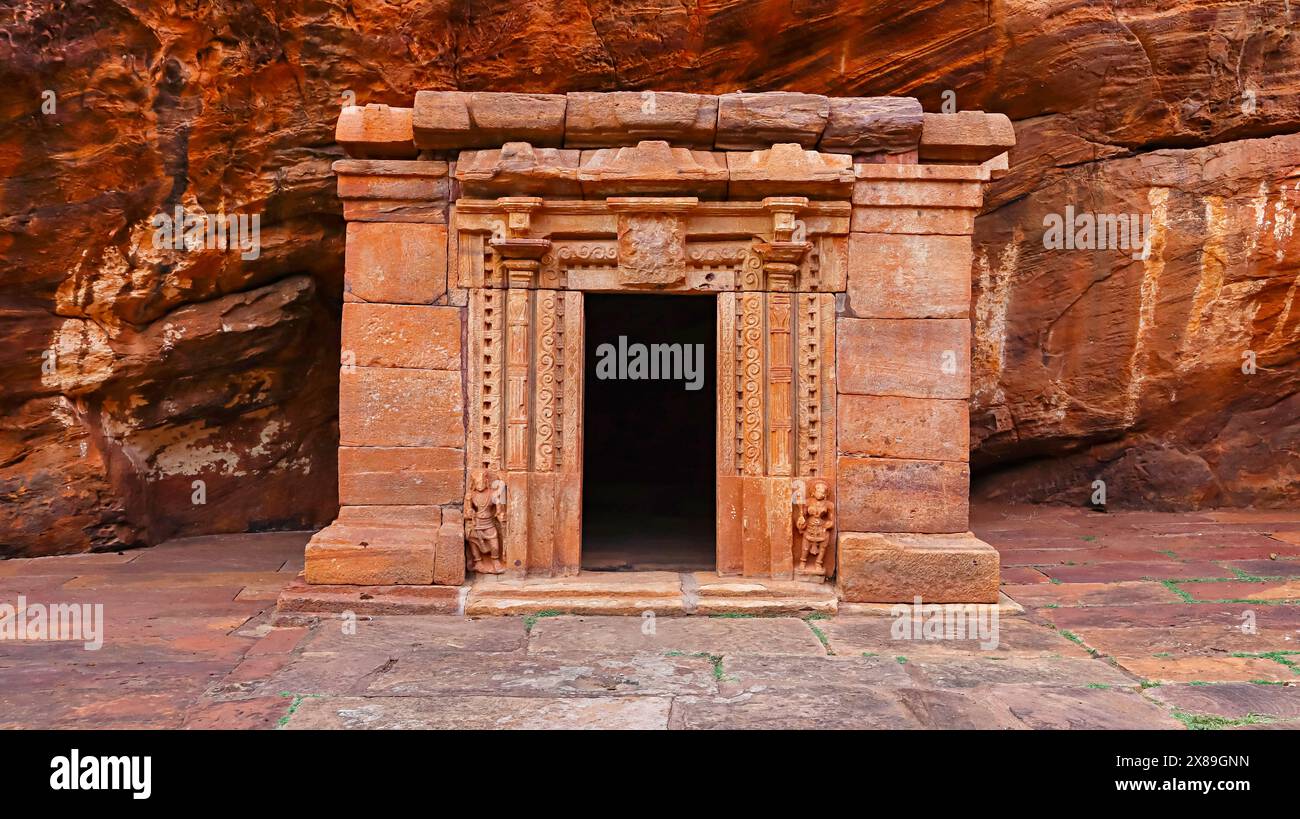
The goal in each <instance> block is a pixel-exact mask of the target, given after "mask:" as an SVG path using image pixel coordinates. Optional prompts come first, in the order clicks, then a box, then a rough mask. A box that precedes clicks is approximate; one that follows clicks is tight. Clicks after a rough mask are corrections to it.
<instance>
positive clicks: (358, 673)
mask: <svg viewBox="0 0 1300 819" xmlns="http://www.w3.org/2000/svg"><path fill="white" fill-rule="evenodd" d="M973 528H974V529H975V531H976V532H977V533H978V534H979V535H980V536H982V537H984V538H985V539H986V540H988V541H990V542H992V543H993V544H994V545H996V546H997V547H998V548H999V549H1000V550H1001V552H1002V556H1003V573H1004V581H1005V586H1004V591H1005V592H1006V594H1007V595H1008V596H1010V597H1011V598H1012V599H1014V600H1016V601H1017V602H1019V603H1021V604H1022V605H1023V606H1024V607H1025V610H1026V611H1025V614H1024V615H1023V616H1019V617H1003V618H1002V619H1001V621H1000V645H999V647H998V648H997V649H996V650H992V651H984V650H981V649H980V648H979V647H978V645H977V644H975V643H973V642H970V641H960V642H958V641H897V640H893V639H891V635H890V629H891V625H892V622H893V621H892V619H891V618H889V617H880V616H876V617H872V616H859V615H841V616H838V617H836V618H834V619H812V620H808V621H805V620H801V619H797V618H789V617H786V618H721V617H719V618H709V617H692V618H667V617H661V618H658V619H657V620H656V621H654V623H653V625H654V628H653V633H650V634H647V633H645V632H646V631H647V630H649V629H648V628H647V627H646V623H645V622H644V621H642V620H641V619H640V618H617V617H609V618H601V617H534V618H519V617H502V618H484V619H478V620H467V619H464V618H458V617H410V618H388V619H383V620H376V621H369V622H367V621H362V622H360V623H358V624H357V629H356V633H355V634H354V635H349V634H345V633H344V630H343V629H342V627H341V625H340V623H338V622H330V623H326V624H322V625H319V626H316V627H314V628H311V629H303V628H277V629H273V628H271V627H270V624H269V613H270V610H271V609H272V608H273V607H274V602H275V597H276V593H277V591H278V590H279V589H280V588H281V586H283V585H284V584H285V583H286V582H287V581H288V580H289V579H290V578H292V577H293V576H294V575H295V574H296V573H297V572H298V571H299V570H300V569H301V564H302V546H303V544H304V542H305V541H306V537H307V535H306V534H302V533H276V534H259V535H237V536H225V537H203V538H194V539H189V540H178V541H173V542H171V543H167V544H164V545H162V546H159V547H157V548H154V549H148V550H141V551H134V552H126V553H123V554H105V555H86V556H75V557H62V558H42V559H34V560H11V561H6V562H0V603H5V602H8V603H11V604H12V603H13V602H15V599H16V597H17V596H18V595H25V596H26V597H27V599H28V601H29V603H31V602H92V603H103V604H104V606H105V616H106V620H107V627H106V631H107V638H106V642H105V645H104V647H103V648H102V649H101V650H100V651H97V652H87V651H85V650H83V649H82V648H81V647H80V645H78V644H70V643H38V642H24V643H18V642H11V641H5V642H0V727H74V726H76V727H95V728H117V727H171V728H174V727H230V728H275V727H277V726H280V727H284V728H288V729H294V728H313V727H406V726H411V727H415V726H420V727H426V726H428V727H452V726H455V727H560V726H562V727H629V728H631V727H636V728H664V727H668V728H713V727H738V728H768V727H829V728H835V727H864V728H875V727H879V728H892V727H899V728H921V727H977V728H1066V727H1090V728H1092V727H1096V728H1121V727H1163V728H1182V727H1183V726H1185V725H1190V726H1193V727H1242V728H1298V727H1300V513H1297V514H1290V515H1288V514H1282V513H1274V512H1217V513H1203V514H1183V515H1170V514H1154V513H1111V514H1097V513H1091V512H1087V511H1083V510H1067V509H1046V508H1013V509H1007V508H998V509H994V508H983V509H976V510H975V512H974V523H973ZM1252 622H1253V626H1254V628H1253V633H1248V632H1250V631H1251V630H1243V628H1242V626H1243V625H1247V624H1251V623H1252Z"/></svg>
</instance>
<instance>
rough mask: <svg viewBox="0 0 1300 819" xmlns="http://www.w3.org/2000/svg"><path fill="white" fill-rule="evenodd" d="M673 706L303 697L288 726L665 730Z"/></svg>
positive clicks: (651, 700) (625, 700) (601, 700)
mask: <svg viewBox="0 0 1300 819" xmlns="http://www.w3.org/2000/svg"><path fill="white" fill-rule="evenodd" d="M672 703H673V700H672V699H671V698H669V697H491V696H472V697H455V698H447V697H320V698H306V699H303V700H302V702H301V704H300V705H299V706H298V707H297V709H296V710H295V711H294V713H293V715H292V716H290V717H289V719H288V721H287V722H286V723H285V726H284V727H285V728H287V729H289V730H311V729H322V728H349V729H403V728H415V729H420V728H433V729H452V728H454V729H502V728H522V729H533V730H536V729H556V728H558V729H593V730H594V729H603V730H610V729H613V730H636V729H640V730H645V729H662V728H667V727H668V718H669V712H670V710H671V708H672Z"/></svg>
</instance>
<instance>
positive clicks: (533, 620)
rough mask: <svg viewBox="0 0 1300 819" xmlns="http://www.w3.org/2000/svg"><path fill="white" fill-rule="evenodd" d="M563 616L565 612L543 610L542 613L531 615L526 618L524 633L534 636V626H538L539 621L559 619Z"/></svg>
mask: <svg viewBox="0 0 1300 819" xmlns="http://www.w3.org/2000/svg"><path fill="white" fill-rule="evenodd" d="M563 614H564V612H562V611H560V610H559V609H543V610H542V611H539V612H537V613H536V614H530V615H528V616H527V617H525V618H524V633H525V634H532V633H533V626H535V625H537V621H538V620H540V619H542V618H543V617H559V616H561V615H563Z"/></svg>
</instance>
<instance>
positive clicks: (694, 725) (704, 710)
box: [669, 690, 924, 730]
mask: <svg viewBox="0 0 1300 819" xmlns="http://www.w3.org/2000/svg"><path fill="white" fill-rule="evenodd" d="M669 727H670V728H673V729H676V730H700V729H720V728H726V729H737V730H753V729H769V730H770V729H777V730H808V729H821V730H837V729H858V730H863V729H878V728H922V727H924V726H923V725H922V724H921V722H920V721H919V720H918V719H917V718H916V717H915V716H913V715H912V714H911V713H910V712H909V711H908V710H907V709H906V708H904V707H903V705H902V703H900V702H899V701H898V700H897V698H895V697H893V696H891V695H890V694H888V693H884V692H879V693H878V692H872V691H858V690H853V691H817V692H812V693H809V692H805V691H780V692H760V693H745V694H741V695H739V696H736V697H730V698H724V697H677V698H675V699H674V700H673V705H672V720H671V723H670V725H669Z"/></svg>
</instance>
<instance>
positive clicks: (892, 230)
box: [281, 91, 1014, 613]
mask: <svg viewBox="0 0 1300 819" xmlns="http://www.w3.org/2000/svg"><path fill="white" fill-rule="evenodd" d="M337 139H338V141H339V143H340V144H341V145H342V146H343V147H344V148H345V149H346V151H347V153H348V155H349V157H350V158H348V159H344V160H341V161H339V162H337V163H336V164H335V166H334V168H335V171H336V173H337V176H338V194H339V196H340V197H341V199H342V200H343V204H344V215H345V217H346V219H347V221H348V228H347V260H346V284H345V294H344V308H343V332H342V358H341V362H342V372H341V377H340V380H341V387H340V400H339V434H340V440H339V444H340V446H339V494H340V503H341V506H342V508H341V509H340V512H339V517H338V519H337V520H336V521H335V522H334V523H333V524H332V525H330V526H329V527H327V528H326V529H324V530H323V531H321V532H319V533H318V534H317V535H316V536H315V537H314V538H313V539H312V541H311V543H310V544H309V545H308V547H307V556H306V571H305V577H304V578H303V579H302V582H299V583H298V584H295V586H293V587H292V588H291V589H290V590H289V591H288V592H286V594H285V596H284V597H283V598H282V600H281V609H282V610H286V609H288V610H298V611H308V610H313V611H328V610H331V608H333V609H334V610H339V609H340V607H351V608H353V609H356V608H357V606H358V605H362V603H361V602H359V601H368V602H367V603H365V606H364V607H366V610H369V611H374V612H384V611H447V610H465V609H466V607H467V606H468V609H469V610H470V611H471V612H475V611H478V612H485V613H487V612H493V611H507V612H508V611H526V610H529V609H530V608H532V609H534V610H536V609H541V608H548V607H558V608H561V609H565V610H573V611H605V610H610V611H613V610H629V611H630V610H635V609H637V608H638V607H644V608H653V609H656V610H660V611H662V612H664V613H680V612H682V611H685V612H690V611H695V610H699V611H710V612H716V611H723V610H760V609H764V610H779V609H780V608H781V607H782V604H781V600H787V601H789V606H791V607H794V608H800V607H803V608H814V609H818V610H829V611H833V610H835V608H836V606H837V604H838V603H839V602H841V601H842V602H864V603H893V602H912V600H913V599H914V597H916V596H920V597H921V598H922V599H923V600H924V601H926V602H936V603H944V602H959V603H995V602H997V599H998V555H997V553H996V552H995V551H994V550H993V549H992V548H991V547H990V546H988V545H987V544H985V543H983V542H981V541H980V540H978V539H976V538H975V537H974V536H973V535H972V534H971V533H970V532H969V531H968V521H967V508H968V507H967V503H968V494H969V485H968V484H969V469H968V398H969V394H970V327H971V325H970V319H969V316H970V302H971V293H970V270H971V233H972V229H973V222H974V217H975V215H976V213H977V212H978V210H979V208H980V206H981V203H982V183H983V182H985V181H987V180H988V179H990V178H991V176H994V175H996V174H998V173H999V172H1001V171H1003V170H1005V168H1006V154H1005V152H1006V151H1007V150H1008V149H1009V148H1010V147H1011V146H1012V144H1013V142H1014V136H1013V133H1012V129H1011V124H1010V122H1009V121H1008V120H1007V118H1006V117H1004V116H1001V115H990V114H985V113H982V112H962V113H956V114H927V113H923V112H922V111H921V107H920V105H919V103H917V102H916V101H915V100H913V99H908V98H828V97H823V96H817V95H810V94H798V93H754V94H749V93H737V94H726V95H722V96H709V95H698V94H685V93H670V92H649V91H646V92H619V93H570V94H567V95H566V94H557V95H548V94H516V93H480V92H444V91H422V92H420V93H418V94H417V95H416V98H415V100H414V105H413V107H412V108H395V107H390V106H383V105H367V106H364V107H349V108H346V109H344V111H343V113H342V115H341V117H340V118H339V122H338V127H337ZM596 293H656V294H680V295H682V296H690V297H695V298H699V297H701V296H705V297H708V298H711V299H713V300H714V301H715V302H716V341H717V351H716V362H717V363H716V388H715V389H712V390H711V392H714V393H715V395H716V400H715V401H714V402H713V403H714V405H715V408H716V409H715V412H714V413H713V416H712V417H703V418H692V419H680V421H681V423H703V424H714V425H716V436H715V440H716V455H715V458H714V462H715V464H716V468H715V473H714V476H715V478H716V483H715V487H716V493H715V508H716V515H715V535H716V537H715V549H716V555H715V564H716V565H715V568H714V571H713V572H707V573H698V574H699V576H698V577H697V578H695V580H694V581H691V582H689V583H688V584H687V585H689V586H690V587H691V588H692V589H693V590H694V591H693V592H692V593H684V592H683V591H682V590H681V589H680V588H676V586H675V584H676V580H675V579H673V578H664V577H662V575H664V574H665V573H663V572H649V573H645V575H646V576H644V577H640V578H638V577H637V575H638V574H640V573H637V572H631V573H624V574H623V575H622V576H621V577H618V578H613V577H608V576H603V573H593V572H587V571H583V570H582V565H583V560H582V553H583V519H582V518H583V503H582V498H583V463H584V460H583V442H584V424H585V423H586V421H585V419H584V414H583V408H584V390H585V389H586V388H587V385H588V383H589V382H588V380H587V379H589V378H590V376H591V374H590V373H587V372H585V370H586V369H587V367H586V364H585V361H586V359H585V358H584V344H585V340H584V335H585V321H584V302H585V300H586V299H587V298H588V296H589V294H596ZM709 386H710V387H714V385H712V384H710V385H709ZM628 525H629V526H635V525H636V523H635V521H631V520H630V521H628ZM650 575H655V576H654V577H650ZM697 587H698V588H697ZM675 589H676V590H675ZM466 590H468V591H466ZM701 594H703V596H701ZM710 595H712V596H710ZM682 600H686V601H687V602H685V603H683V602H682ZM707 600H712V603H711V604H707V605H701V603H703V602H707ZM557 601H559V602H557ZM728 601H730V602H728ZM809 601H811V602H809Z"/></svg>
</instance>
